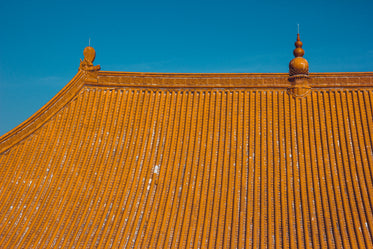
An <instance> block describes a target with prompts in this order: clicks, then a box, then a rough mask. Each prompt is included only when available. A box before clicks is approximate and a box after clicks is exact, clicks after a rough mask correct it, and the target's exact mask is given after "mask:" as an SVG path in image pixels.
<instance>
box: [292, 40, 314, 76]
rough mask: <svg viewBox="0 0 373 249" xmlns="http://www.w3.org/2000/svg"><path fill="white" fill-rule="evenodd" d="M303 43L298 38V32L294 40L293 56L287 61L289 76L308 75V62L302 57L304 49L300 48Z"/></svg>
mask: <svg viewBox="0 0 373 249" xmlns="http://www.w3.org/2000/svg"><path fill="white" fill-rule="evenodd" d="M302 46H303V43H302V42H301V40H300V36H299V33H298V34H297V41H296V42H295V49H294V51H293V54H294V56H295V58H294V59H292V60H291V61H290V63H289V75H290V76H297V77H301V76H306V77H307V76H308V68H309V66H308V62H307V60H306V59H304V58H303V55H304V50H303V48H302Z"/></svg>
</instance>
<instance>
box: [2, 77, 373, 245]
mask: <svg viewBox="0 0 373 249" xmlns="http://www.w3.org/2000/svg"><path fill="white" fill-rule="evenodd" d="M311 76H312V77H311V86H312V89H311V91H310V93H309V94H307V95H306V96H304V97H302V98H298V97H293V96H292V95H289V94H288V92H287V87H289V84H290V83H289V82H288V80H287V74H141V73H115V72H97V74H96V76H95V77H94V76H92V75H88V74H87V73H82V72H80V73H78V75H77V76H76V77H75V78H74V80H73V81H72V82H70V83H69V84H68V85H67V86H66V88H65V89H64V90H62V92H61V93H60V94H59V95H58V96H56V98H55V99H53V100H52V101H51V102H50V103H48V104H47V105H46V106H45V107H44V108H42V110H41V111H39V112H38V113H36V114H35V115H34V116H33V117H31V118H30V119H29V120H28V121H26V122H25V123H24V124H22V125H20V126H19V127H18V128H16V129H15V130H13V131H11V132H9V133H8V134H6V135H4V136H3V137H2V138H0V170H1V174H0V245H1V246H2V247H5V248H6V247H22V248H32V247H33V248H36V247H38V248H39V247H51V246H55V247H57V246H58V247H73V246H74V247H75V246H78V247H93V246H97V247H118V246H127V247H136V248H146V247H150V246H152V247H155V246H157V247H167V248H185V247H196V248H197V247H198V248H200V247H204V248H205V247H210V248H215V247H231V248H244V247H247V248H257V247H259V245H260V246H264V247H269V248H273V247H275V246H276V247H277V248H282V247H288V246H290V247H292V248H304V247H305V248H311V247H314V248H317V247H330V248H332V247H338V248H341V247H345V248H348V247H356V246H359V247H361V248H373V244H372V243H373V240H372V236H373V233H372V229H373V209H372V208H373V195H372V193H373V149H372V148H373V147H372V145H373V115H372V114H373V111H372V110H373V88H372V83H373V74H372V73H345V74H311Z"/></svg>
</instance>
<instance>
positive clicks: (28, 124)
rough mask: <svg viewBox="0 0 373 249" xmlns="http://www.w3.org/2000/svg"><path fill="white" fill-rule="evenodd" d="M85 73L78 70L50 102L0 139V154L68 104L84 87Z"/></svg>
mask: <svg viewBox="0 0 373 249" xmlns="http://www.w3.org/2000/svg"><path fill="white" fill-rule="evenodd" d="M86 75H87V74H86V73H85V72H84V71H81V70H79V71H78V73H77V74H76V75H75V76H74V77H73V78H72V79H71V80H70V81H69V83H67V85H66V86H65V87H64V88H62V89H61V90H60V91H59V92H58V93H57V94H56V95H55V96H54V97H53V98H52V99H51V100H49V101H48V102H47V103H46V104H45V105H44V106H43V107H41V108H40V109H39V110H37V111H36V112H35V113H34V114H33V115H32V116H31V117H29V118H28V119H26V120H25V121H23V122H22V123H21V124H19V125H18V126H16V127H15V128H13V129H11V130H10V131H8V132H7V133H5V134H4V135H3V136H1V137H0V153H3V152H5V151H7V150H8V149H9V148H10V147H12V146H13V145H14V144H16V143H18V142H19V141H21V140H22V139H24V138H26V137H28V136H29V135H30V134H32V132H33V131H35V130H37V129H38V128H39V127H41V126H42V125H43V124H44V123H45V122H46V121H48V120H49V119H50V118H51V117H52V116H53V115H54V114H56V113H57V112H58V111H59V110H61V108H63V106H65V105H66V104H67V103H69V102H70V100H71V99H73V98H74V97H75V96H76V95H77V93H78V92H79V91H80V89H81V88H82V87H83V86H84V81H85V78H86Z"/></svg>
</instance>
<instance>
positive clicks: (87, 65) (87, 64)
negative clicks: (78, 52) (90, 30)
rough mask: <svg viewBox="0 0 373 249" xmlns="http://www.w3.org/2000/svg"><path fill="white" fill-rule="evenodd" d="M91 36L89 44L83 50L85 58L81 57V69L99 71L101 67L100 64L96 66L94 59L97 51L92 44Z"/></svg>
mask: <svg viewBox="0 0 373 249" xmlns="http://www.w3.org/2000/svg"><path fill="white" fill-rule="evenodd" d="M90 43H91V38H89V46H88V47H86V48H85V49H84V51H83V55H84V59H83V60H82V59H80V69H81V70H84V71H98V70H100V69H101V67H100V65H97V66H94V65H93V61H94V60H95V57H96V51H95V49H94V48H92V47H91V46H90V45H91V44H90Z"/></svg>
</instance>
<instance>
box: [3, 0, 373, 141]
mask: <svg viewBox="0 0 373 249" xmlns="http://www.w3.org/2000/svg"><path fill="white" fill-rule="evenodd" d="M0 6H1V7H0V27H1V33H2V35H1V36H0V135H2V134H4V133H6V132H8V131H9V130H11V129H12V128H14V127H16V126H17V125H18V124H20V123H21V122H23V121H24V120H26V119H27V118H28V117H30V116H31V115H32V114H33V113H35V112H36V111H37V110H38V109H40V108H41V107H42V106H43V105H44V104H45V103H47V102H48V101H49V100H50V99H51V98H52V97H53V96H54V95H55V94H57V93H58V91H60V90H61V89H62V88H63V87H64V86H65V85H66V84H67V83H68V82H69V81H70V80H71V79H72V78H73V76H74V75H75V74H76V72H77V70H78V67H79V62H80V60H79V59H80V58H83V55H82V53H83V49H84V48H85V47H86V46H87V45H88V40H89V38H91V46H92V47H94V48H95V49H96V61H95V64H100V65H101V68H102V70H107V71H134V72H175V73H177V72H191V73H199V72H213V73H215V72H216V73H237V72H239V73H244V72H247V73H262V72H268V73H271V72H279V73H281V72H284V73H285V72H287V71H288V63H289V61H290V60H291V59H292V57H293V56H292V51H293V49H294V42H295V39H296V33H297V24H298V23H299V24H300V33H301V40H302V41H303V48H304V50H305V52H306V53H305V56H304V57H305V58H306V59H307V60H308V62H309V64H310V72H358V71H361V72H367V71H373V47H372V44H373V43H372V40H373V28H372V26H373V25H372V24H373V14H372V13H373V1H372V0H369V1H363V0H355V1H345V0H336V1H327V0H324V1H279V0H277V1H265V0H262V1H249V0H246V1H234V0H224V1H222V0H197V1H196V0H188V1H178V0H173V1H171V0H167V1H159V0H158V1H154V0H153V1H141V0H137V1H134V0H132V1H125V0H122V1H118V2H113V1H76V0H75V1H69V0H65V1H53V0H48V1H38V0H33V1H5V0H1V5H0Z"/></svg>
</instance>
